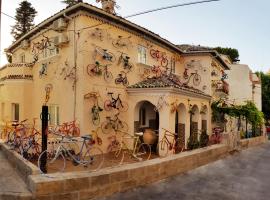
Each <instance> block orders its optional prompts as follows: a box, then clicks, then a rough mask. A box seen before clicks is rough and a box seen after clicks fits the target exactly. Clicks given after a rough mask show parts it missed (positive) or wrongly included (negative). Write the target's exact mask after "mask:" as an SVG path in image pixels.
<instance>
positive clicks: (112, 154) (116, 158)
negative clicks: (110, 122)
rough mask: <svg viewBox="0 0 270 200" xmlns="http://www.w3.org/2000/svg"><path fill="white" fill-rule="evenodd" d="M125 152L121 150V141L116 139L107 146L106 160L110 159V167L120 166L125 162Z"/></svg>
mask: <svg viewBox="0 0 270 200" xmlns="http://www.w3.org/2000/svg"><path fill="white" fill-rule="evenodd" d="M124 156H125V155H124V152H123V151H122V150H121V144H120V142H119V141H114V143H113V144H112V143H111V144H110V145H109V146H108V147H107V153H106V160H108V161H109V167H114V166H119V165H121V164H123V162H124Z"/></svg>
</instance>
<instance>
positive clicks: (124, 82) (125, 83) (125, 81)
mask: <svg viewBox="0 0 270 200" xmlns="http://www.w3.org/2000/svg"><path fill="white" fill-rule="evenodd" d="M123 85H124V86H126V87H127V86H128V85H129V82H128V80H127V78H125V79H123Z"/></svg>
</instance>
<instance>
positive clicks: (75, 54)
mask: <svg viewBox="0 0 270 200" xmlns="http://www.w3.org/2000/svg"><path fill="white" fill-rule="evenodd" d="M63 16H64V17H65V18H66V19H68V20H69V21H71V20H72V18H71V17H69V16H67V15H66V13H64V14H63ZM75 20H76V19H75V18H74V20H73V55H74V59H73V64H74V69H75V72H74V73H75V80H74V83H73V87H74V88H73V89H74V97H73V98H74V107H73V120H76V106H77V42H76V30H75V29H76V22H75Z"/></svg>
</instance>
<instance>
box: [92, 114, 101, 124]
mask: <svg viewBox="0 0 270 200" xmlns="http://www.w3.org/2000/svg"><path fill="white" fill-rule="evenodd" d="M92 123H93V124H94V125H95V126H98V125H99V123H100V116H99V114H98V113H97V114H95V115H94V114H92Z"/></svg>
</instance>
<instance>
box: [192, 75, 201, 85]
mask: <svg viewBox="0 0 270 200" xmlns="http://www.w3.org/2000/svg"><path fill="white" fill-rule="evenodd" d="M200 83H201V76H200V75H199V74H195V75H194V77H193V84H194V85H195V86H199V85H200Z"/></svg>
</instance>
